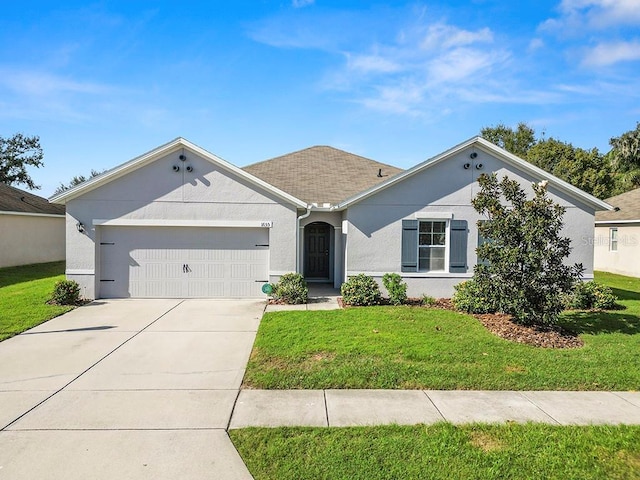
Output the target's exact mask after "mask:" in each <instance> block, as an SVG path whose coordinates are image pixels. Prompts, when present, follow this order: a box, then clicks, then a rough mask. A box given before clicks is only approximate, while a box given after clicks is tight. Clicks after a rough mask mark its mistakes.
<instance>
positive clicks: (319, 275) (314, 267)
mask: <svg viewBox="0 0 640 480" xmlns="http://www.w3.org/2000/svg"><path fill="white" fill-rule="evenodd" d="M303 272H304V277H305V279H306V280H307V281H312V282H314V281H315V282H330V281H332V280H333V227H332V226H331V225H329V224H328V223H325V222H313V223H310V224H308V225H307V226H305V227H304V270H303Z"/></svg>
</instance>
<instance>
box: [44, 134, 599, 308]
mask: <svg viewBox="0 0 640 480" xmlns="http://www.w3.org/2000/svg"><path fill="white" fill-rule="evenodd" d="M489 172H496V173H497V174H498V175H499V176H500V177H502V176H503V175H508V176H509V177H511V178H515V179H517V180H518V181H519V182H520V183H521V184H522V185H524V186H526V188H529V189H530V188H531V184H532V182H539V181H541V180H547V181H548V182H549V186H548V191H549V194H550V196H551V198H553V200H554V201H556V202H559V203H560V204H562V205H564V206H565V207H566V208H567V213H566V215H565V223H566V228H565V233H566V235H567V236H569V237H570V238H571V239H572V241H573V251H572V254H571V256H570V258H569V261H570V262H572V263H573V262H580V263H582V264H583V265H584V266H585V268H586V278H592V275H593V245H592V243H591V242H588V241H587V242H585V241H584V240H585V239H591V238H592V237H593V222H594V213H595V211H596V210H606V209H609V208H611V207H610V206H609V205H607V204H606V203H605V202H603V201H601V200H599V199H597V198H595V197H593V196H591V195H589V194H587V193H585V192H583V191H581V190H579V189H578V188H576V187H573V186H572V185H569V184H568V183H566V182H564V181H562V180H560V179H558V178H556V177H554V176H552V175H551V174H549V173H547V172H545V171H543V170H541V169H539V168H537V167H535V166H533V165H531V164H530V163H528V162H526V161H524V160H522V159H520V158H518V157H516V156H514V155H512V154H510V153H508V152H506V151H505V150H502V149H501V148H499V147H497V146H495V145H493V144H492V143H490V142H488V141H486V140H484V139H482V138H480V137H475V138H472V139H470V140H467V141H465V142H463V143H461V144H459V145H456V146H455V147H453V148H451V149H449V150H447V151H446V152H443V153H441V154H439V155H437V156H435V157H433V158H431V159H429V160H427V161H425V162H423V163H420V164H418V165H416V166H415V167H413V168H410V169H409V170H406V171H401V170H400V169H397V168H394V167H392V166H389V165H385V164H382V163H378V162H375V161H373V160H369V159H366V158H363V157H359V156H357V155H353V154H350V153H347V152H343V151H341V150H337V149H334V148H330V147H311V148H308V149H306V150H302V151H299V152H295V153H292V154H289V155H284V156H281V157H277V158H273V159H271V160H267V161H264V162H260V163H257V164H254V165H250V166H247V167H245V168H238V167H236V166H234V165H232V164H230V163H228V162H226V161H225V160H223V159H221V158H219V157H217V156H216V155H213V154H212V153H209V152H207V151H206V150H204V149H202V148H200V147H198V146H196V145H194V144H193V143H190V142H189V141H187V140H185V139H183V138H177V139H175V140H173V141H171V142H169V143H167V144H165V145H162V146H160V147H158V148H156V149H155V150H152V151H150V152H148V153H146V154H144V155H142V156H140V157H137V158H134V159H133V160H131V161H129V162H127V163H124V164H122V165H120V166H118V167H116V168H114V169H112V170H109V171H107V172H105V173H104V174H102V175H100V176H98V177H95V178H92V179H90V180H88V181H86V182H84V183H83V184H81V185H78V186H76V187H74V188H71V189H69V190H67V191H65V192H63V193H61V194H59V195H56V196H54V197H52V198H51V199H50V201H51V202H53V203H59V204H64V205H66V208H67V272H66V273H67V277H68V278H70V279H73V280H76V281H78V282H79V283H80V284H81V285H82V287H83V289H84V292H85V295H86V296H87V297H89V298H101V297H180V298H182V297H187V298H188V297H259V296H262V295H263V294H262V293H261V287H262V286H263V285H264V284H265V283H266V282H275V281H277V280H278V278H279V277H280V276H281V275H282V274H284V273H287V272H300V273H302V274H303V275H304V276H305V277H306V278H307V280H308V281H323V282H330V283H332V284H333V285H334V286H335V287H339V286H340V285H341V284H342V283H343V282H344V281H345V279H346V278H347V277H349V276H350V275H354V274H358V273H365V274H368V275H372V276H373V277H375V278H376V279H377V280H378V281H380V280H381V278H382V275H384V274H385V273H387V272H398V273H400V274H401V275H402V277H403V278H404V280H405V281H406V282H407V284H408V294H409V295H410V296H420V295H422V294H428V295H431V296H436V297H441V296H450V295H451V294H452V293H453V286H454V285H456V284H457V283H459V282H461V281H463V280H466V279H468V278H470V277H471V276H472V274H473V266H474V265H475V263H476V261H477V258H476V252H475V249H476V246H477V243H478V233H477V228H476V222H477V221H478V220H479V219H480V216H479V215H478V214H477V212H476V211H475V210H474V209H473V207H472V206H471V203H470V202H471V199H472V198H473V197H474V195H475V194H476V193H477V191H478V189H479V186H478V183H477V182H476V179H477V177H478V176H479V175H480V174H482V173H489Z"/></svg>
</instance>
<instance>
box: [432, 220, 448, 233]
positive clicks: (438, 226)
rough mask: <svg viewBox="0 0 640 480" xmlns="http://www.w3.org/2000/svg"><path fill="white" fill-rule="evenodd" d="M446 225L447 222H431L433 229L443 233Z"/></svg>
mask: <svg viewBox="0 0 640 480" xmlns="http://www.w3.org/2000/svg"><path fill="white" fill-rule="evenodd" d="M446 226H447V222H433V231H434V232H437V233H444V231H445V229H446Z"/></svg>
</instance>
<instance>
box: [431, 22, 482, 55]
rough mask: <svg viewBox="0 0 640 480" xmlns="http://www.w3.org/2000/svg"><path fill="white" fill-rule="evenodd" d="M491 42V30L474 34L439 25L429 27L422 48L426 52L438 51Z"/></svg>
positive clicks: (450, 26)
mask: <svg viewBox="0 0 640 480" xmlns="http://www.w3.org/2000/svg"><path fill="white" fill-rule="evenodd" d="M491 42H493V32H491V30H490V29H489V28H482V29H480V30H477V31H475V32H473V31H471V30H463V29H461V28H458V27H455V26H453V25H446V24H442V23H438V24H436V25H431V26H430V27H429V29H428V30H427V34H426V36H425V37H424V39H423V40H422V44H421V47H422V48H424V49H426V50H436V49H440V48H452V47H462V46H466V45H472V44H474V43H491Z"/></svg>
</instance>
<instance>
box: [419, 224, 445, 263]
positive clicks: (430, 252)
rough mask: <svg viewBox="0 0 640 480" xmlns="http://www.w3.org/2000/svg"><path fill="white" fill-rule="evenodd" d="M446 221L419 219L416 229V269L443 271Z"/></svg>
mask: <svg viewBox="0 0 640 480" xmlns="http://www.w3.org/2000/svg"><path fill="white" fill-rule="evenodd" d="M446 245H447V222H446V221H442V220H421V221H420V224H419V230H418V271H420V272H433V271H444V268H445V250H446Z"/></svg>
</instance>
